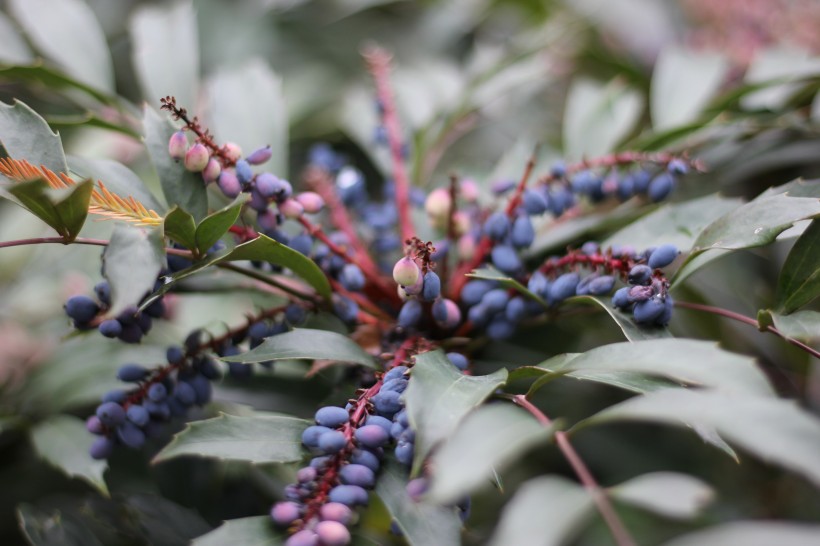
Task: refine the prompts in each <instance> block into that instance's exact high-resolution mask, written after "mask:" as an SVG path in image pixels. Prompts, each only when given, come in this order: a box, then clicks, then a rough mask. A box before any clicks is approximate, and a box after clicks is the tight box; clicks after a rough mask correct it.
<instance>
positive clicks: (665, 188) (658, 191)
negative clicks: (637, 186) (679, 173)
mask: <svg viewBox="0 0 820 546" xmlns="http://www.w3.org/2000/svg"><path fill="white" fill-rule="evenodd" d="M674 188H675V178H674V177H673V176H672V175H671V174H669V173H668V172H662V173H660V174H659V175H658V176H656V177H655V178H653V179H652V182H650V183H649V188H648V189H647V195H648V196H649V199H650V200H651V201H652V202H653V203H657V202H658V201H663V200H664V199H666V197H667V196H668V195H669V194H670V193H672V190H673V189H674Z"/></svg>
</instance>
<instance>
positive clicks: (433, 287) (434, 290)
mask: <svg viewBox="0 0 820 546" xmlns="http://www.w3.org/2000/svg"><path fill="white" fill-rule="evenodd" d="M440 294H441V279H440V278H439V276H438V275H436V273H435V272H434V271H428V272H427V273H425V274H424V285H423V287H422V289H421V299H423V300H425V301H433V300H434V299H436V298H437V297H439V295H440Z"/></svg>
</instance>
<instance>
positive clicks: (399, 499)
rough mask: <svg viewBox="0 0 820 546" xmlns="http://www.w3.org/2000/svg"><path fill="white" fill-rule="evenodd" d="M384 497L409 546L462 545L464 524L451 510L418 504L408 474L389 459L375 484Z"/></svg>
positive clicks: (425, 503) (427, 503)
mask: <svg viewBox="0 0 820 546" xmlns="http://www.w3.org/2000/svg"><path fill="white" fill-rule="evenodd" d="M376 494H377V495H378V496H379V498H381V500H382V502H383V503H384V505H385V506H386V507H387V510H388V511H389V512H390V515H391V516H393V520H394V521H395V522H396V524H397V525H398V526H399V528H400V529H401V530H402V532H403V533H404V538H405V540H407V542H408V543H409V544H410V546H428V545H430V544H435V545H436V546H457V545H459V544H461V522H460V521H459V518H458V516H457V515H456V513H455V510H454V509H453V508H452V507H446V506H440V505H436V504H431V503H429V502H426V501H424V500H422V501H420V502H416V501H414V500H412V499H411V498H410V495H408V494H407V471H406V470H405V468H404V467H403V466H402V465H400V464H399V463H397V462H396V461H394V460H393V459H392V458H390V459H388V460H387V461H386V463H385V465H384V467H383V468H382V471H381V473H380V474H379V480H378V481H377V482H376Z"/></svg>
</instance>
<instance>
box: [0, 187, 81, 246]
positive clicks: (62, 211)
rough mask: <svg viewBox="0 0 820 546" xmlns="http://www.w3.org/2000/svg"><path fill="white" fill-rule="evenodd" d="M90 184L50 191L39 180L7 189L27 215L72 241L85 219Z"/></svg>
mask: <svg viewBox="0 0 820 546" xmlns="http://www.w3.org/2000/svg"><path fill="white" fill-rule="evenodd" d="M93 190H94V184H93V183H92V182H91V180H85V181H84V182H80V183H78V184H75V185H74V186H73V187H71V188H66V189H52V188H50V187H49V185H48V183H47V182H46V181H45V180H43V179H38V180H31V181H29V182H20V183H17V184H14V185H13V186H10V187H8V188H7V191H8V192H9V193H10V194H11V195H13V196H14V197H15V198H16V199H17V200H18V201H19V203H20V204H22V205H23V206H24V207H25V208H26V209H27V210H28V211H29V212H31V213H32V214H34V215H35V216H37V217H38V218H39V219H41V220H42V221H43V222H45V223H46V224H48V225H49V226H51V227H52V228H54V230H55V231H56V232H57V233H58V234H60V235H61V236H63V237H64V238H65V239H66V242H68V241H73V240H74V238H75V237H77V235H78V234H79V233H80V230H81V229H82V227H83V224H84V223H85V219H86V217H87V216H88V204H89V201H90V200H91V192H92V191H93Z"/></svg>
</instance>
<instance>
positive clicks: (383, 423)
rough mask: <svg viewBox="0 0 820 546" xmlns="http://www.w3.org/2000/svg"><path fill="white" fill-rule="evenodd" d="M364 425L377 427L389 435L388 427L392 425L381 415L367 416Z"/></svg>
mask: <svg viewBox="0 0 820 546" xmlns="http://www.w3.org/2000/svg"><path fill="white" fill-rule="evenodd" d="M382 388H384V386H382ZM364 423H365V425H376V426H379V427H381V428H383V429H384V431H385V432H387V433H388V434H389V433H390V426H391V425H392V424H393V423H392V422H391V421H390V420H389V419H385V418H384V417H382V416H381V415H368V416H367V419H366V420H365V422H364Z"/></svg>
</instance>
